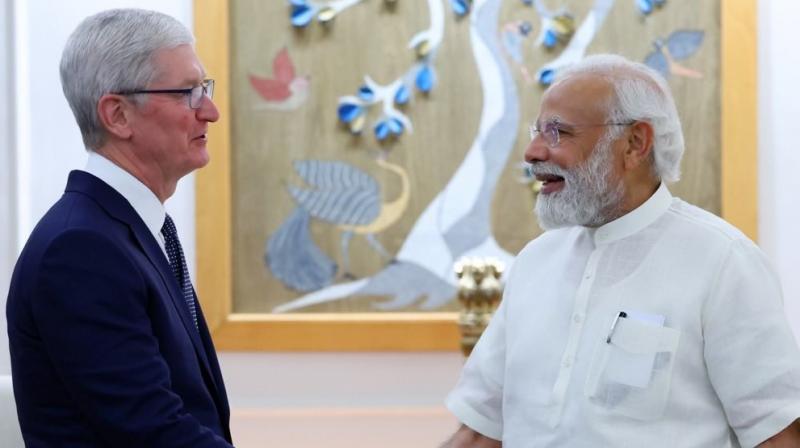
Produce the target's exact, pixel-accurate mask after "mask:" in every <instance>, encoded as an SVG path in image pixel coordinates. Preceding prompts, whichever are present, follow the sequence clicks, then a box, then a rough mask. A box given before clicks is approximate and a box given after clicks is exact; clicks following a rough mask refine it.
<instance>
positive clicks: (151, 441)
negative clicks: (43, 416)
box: [31, 230, 231, 448]
mask: <svg viewBox="0 0 800 448" xmlns="http://www.w3.org/2000/svg"><path fill="white" fill-rule="evenodd" d="M36 282H37V286H36V289H35V292H34V294H33V297H32V300H31V307H32V312H33V315H34V319H35V321H36V324H37V327H38V330H39V333H40V335H41V338H42V341H43V344H44V346H45V348H46V350H47V351H48V355H49V357H50V359H51V360H52V362H53V364H54V368H55V369H56V370H57V372H58V373H59V375H60V377H61V379H62V381H63V382H64V385H65V387H66V388H67V390H68V391H69V393H70V394H71V395H72V396H73V398H74V400H75V403H76V404H77V406H79V407H80V409H81V410H82V412H83V413H84V414H85V415H86V418H87V420H88V422H89V424H90V425H91V426H92V427H93V428H95V430H96V431H97V433H98V434H99V435H100V437H101V438H103V439H104V440H106V441H107V442H108V443H109V445H113V446H117V447H143V446H165V447H166V446H169V447H176V448H177V447H230V446H231V445H230V444H228V443H227V442H226V441H225V440H223V439H222V438H220V437H219V436H217V435H216V434H215V433H214V432H213V431H211V430H210V429H208V428H206V427H204V426H203V425H201V424H200V423H199V422H198V421H197V420H196V419H195V418H194V417H193V416H192V415H190V414H188V413H187V412H186V411H185V410H184V406H183V402H182V400H181V398H180V397H179V396H178V395H176V394H175V393H174V392H173V391H172V390H171V387H170V372H169V368H168V367H167V364H166V363H165V361H164V359H163V358H162V356H161V354H160V352H159V347H158V341H157V339H156V338H155V336H154V334H153V331H152V328H151V323H150V318H149V316H148V313H147V309H148V301H149V300H150V297H151V295H150V293H149V291H148V290H147V288H148V287H147V284H146V283H145V282H144V279H143V278H142V276H141V273H140V268H138V267H137V266H136V265H134V263H133V262H132V261H131V260H129V259H128V258H127V256H126V255H125V253H124V252H123V251H122V250H121V249H120V248H119V247H118V246H117V245H116V244H115V243H114V242H113V241H111V240H110V239H108V238H107V237H105V236H103V235H101V234H98V233H97V232H92V231H87V230H73V231H69V232H65V233H63V234H61V235H59V236H58V237H56V238H55V239H54V240H53V241H52V242H51V243H50V244H49V246H48V248H47V249H46V250H45V252H44V254H43V257H42V261H41V264H40V266H39V270H38V272H37V279H36Z"/></svg>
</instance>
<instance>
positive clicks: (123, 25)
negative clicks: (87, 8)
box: [60, 9, 194, 149]
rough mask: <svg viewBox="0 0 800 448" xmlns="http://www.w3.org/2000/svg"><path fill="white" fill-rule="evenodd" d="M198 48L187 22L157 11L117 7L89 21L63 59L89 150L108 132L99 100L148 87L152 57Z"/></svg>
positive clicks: (65, 84)
mask: <svg viewBox="0 0 800 448" xmlns="http://www.w3.org/2000/svg"><path fill="white" fill-rule="evenodd" d="M184 44H189V45H192V44H194V37H193V36H192V33H191V31H189V30H188V29H187V28H186V27H185V26H184V25H183V24H182V23H180V22H179V21H177V20H176V19H174V18H172V17H170V16H168V15H166V14H162V13H160V12H156V11H147V10H144V9H112V10H109V11H104V12H101V13H98V14H95V15H93V16H90V17H88V18H86V19H84V20H83V21H82V22H81V23H80V25H78V27H77V28H76V29H75V31H73V32H72V34H71V35H70V37H69V39H68V40H67V44H66V46H65V48H64V52H63V53H62V55H61V66H60V74H61V86H62V89H63V90H64V96H65V97H66V98H67V102H68V103H69V106H70V108H71V109H72V113H73V114H74V115H75V120H76V121H77V122H78V126H79V127H80V129H81V136H82V137H83V143H84V145H85V146H86V148H87V149H98V148H100V147H101V146H102V145H103V144H104V142H105V139H106V132H105V129H104V128H103V125H102V123H100V120H99V118H98V116H97V103H98V101H99V100H100V98H101V97H102V96H103V95H105V94H107V93H113V92H123V91H131V90H137V89H144V88H146V86H147V85H148V84H149V83H150V82H151V81H152V80H153V79H155V78H156V77H157V76H158V75H159V73H157V67H155V66H154V65H153V61H152V58H153V55H154V53H155V52H156V51H158V50H162V49H170V48H175V47H178V46H180V45H184Z"/></svg>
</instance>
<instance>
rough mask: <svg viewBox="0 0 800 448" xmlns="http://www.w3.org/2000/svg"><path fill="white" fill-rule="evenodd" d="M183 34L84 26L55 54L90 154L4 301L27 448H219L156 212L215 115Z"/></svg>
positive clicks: (217, 384)
mask: <svg viewBox="0 0 800 448" xmlns="http://www.w3.org/2000/svg"><path fill="white" fill-rule="evenodd" d="M193 43H194V38H193V37H192V34H191V32H190V31H189V30H188V29H186V27H184V26H183V25H182V24H181V23H179V22H178V21H176V20H175V19H173V18H171V17H169V16H166V15H164V14H160V13H157V12H152V11H144V10H135V9H127V10H112V11H106V12H103V13H100V14H97V15H95V16H92V17H89V18H87V19H85V20H84V21H83V22H82V23H81V24H80V25H79V26H78V28H77V29H76V30H75V31H74V32H73V34H72V35H71V36H70V38H69V40H68V42H67V45H66V47H65V49H64V53H63V55H62V60H61V82H62V86H63V89H64V94H65V96H66V98H67V100H68V102H69V104H70V107H71V108H72V110H73V112H74V114H75V117H76V119H77V122H78V125H79V126H80V129H81V134H82V137H83V141H84V143H85V145H86V148H87V149H88V153H89V160H88V163H87V166H86V169H85V170H83V171H73V172H72V173H70V175H69V180H68V182H67V187H66V191H65V193H64V195H63V196H62V197H61V199H60V200H59V201H58V202H57V203H56V204H55V205H53V207H52V208H51V209H50V210H49V211H48V212H47V214H46V215H45V216H44V217H43V218H42V220H41V221H40V222H39V223H38V225H37V226H36V228H35V229H34V230H33V233H32V234H31V236H30V238H29V240H28V242H27V244H26V245H25V248H24V249H23V251H22V254H21V255H20V258H19V260H18V262H17V265H16V268H15V270H14V274H13V277H12V281H11V287H10V292H9V297H8V304H7V310H6V312H7V316H8V334H9V341H10V349H11V367H12V374H13V381H14V394H15V398H16V402H17V410H18V415H19V420H20V426H21V428H22V434H23V437H24V439H25V443H26V445H27V446H31V447H49V446H59V447H60V446H70V447H106V446H114V447H137V448H140V447H230V446H232V442H231V435H230V429H229V416H230V411H229V407H228V399H227V396H226V393H225V385H224V384H223V381H222V376H221V374H220V369H219V364H218V362H217V356H216V353H215V350H214V345H213V343H212V341H211V337H210V336H209V332H208V328H207V326H206V322H205V320H204V318H203V313H202V310H201V309H200V305H199V303H198V302H197V297H196V295H195V293H194V288H193V287H192V285H191V281H190V279H189V276H188V271H187V269H186V263H185V260H184V257H183V252H182V250H181V247H180V243H179V241H178V239H177V234H176V232H175V226H174V224H173V223H172V220H171V218H170V217H169V216H168V215H166V213H165V209H164V206H163V203H164V201H166V200H167V198H169V197H170V196H171V195H172V194H173V193H174V191H175V187H176V184H177V182H178V180H179V179H180V178H182V177H183V176H185V175H187V174H189V173H190V172H192V171H193V170H195V169H197V168H201V167H203V166H204V165H206V164H207V163H208V161H209V155H208V151H207V148H206V143H207V138H206V133H207V131H208V124H209V123H211V122H215V121H217V119H218V118H219V112H218V111H217V108H216V106H215V105H214V103H213V102H212V100H211V95H212V93H213V81H211V80H207V79H205V71H204V69H203V66H202V65H201V63H200V61H199V60H198V58H197V55H196V54H195V52H194V49H193Z"/></svg>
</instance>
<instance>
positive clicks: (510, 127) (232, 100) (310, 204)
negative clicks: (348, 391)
mask: <svg viewBox="0 0 800 448" xmlns="http://www.w3.org/2000/svg"><path fill="white" fill-rule="evenodd" d="M755 14H756V2H755V0H740V1H723V0H715V1H709V2H696V1H692V0H636V1H634V0H571V1H570V0H564V1H560V2H552V1H544V0H472V1H466V0H448V1H445V0H414V1H410V0H401V1H397V0H380V1H378V0H375V1H364V0H329V1H323V0H290V1H289V0H287V1H269V2H264V1H259V0H229V1H222V0H196V1H195V30H196V35H197V48H198V54H199V56H200V59H201V60H202V61H203V63H204V64H205V67H206V71H207V72H208V74H209V77H211V78H214V79H215V80H216V91H215V96H214V101H215V103H216V105H217V107H218V108H219V109H220V112H221V117H222V118H221V119H220V121H219V122H218V123H215V124H213V125H211V127H210V131H209V151H210V152H211V163H210V164H209V166H207V167H206V168H204V169H202V170H200V171H199V172H198V173H197V177H196V202H197V204H196V211H197V212H196V213H197V256H198V269H197V274H198V275H197V285H198V294H199V296H200V300H201V302H202V304H203V309H204V310H205V312H206V317H207V320H208V321H209V326H210V327H211V329H212V333H213V336H214V340H215V343H216V344H217V347H218V348H219V349H222V350H270V351H276V350H279V351H340V350H344V351H348V350H374V351H385V350H457V349H458V347H459V334H458V329H457V325H456V319H457V312H458V303H457V300H456V288H455V284H456V277H455V275H454V274H453V263H454V262H455V261H456V260H458V259H459V258H461V257H465V256H480V257H493V258H495V259H499V260H500V261H501V262H503V263H505V264H506V265H509V264H510V263H512V262H513V254H515V253H516V252H517V251H519V250H520V249H521V248H522V247H523V246H524V244H525V243H527V242H528V241H529V240H530V239H532V238H534V237H535V236H536V235H537V234H538V233H539V232H540V230H539V229H538V227H537V224H536V221H535V217H534V216H533V213H532V209H533V204H534V201H535V193H534V190H535V188H534V185H533V184H532V182H531V179H530V178H529V177H528V176H526V170H525V169H524V166H523V165H522V164H520V162H521V159H522V152H523V150H524V148H525V146H526V144H527V142H528V123H530V122H532V121H533V120H535V118H536V114H537V107H538V103H539V99H540V97H541V94H542V92H543V91H544V88H545V87H546V85H547V84H548V83H549V82H551V81H552V78H553V77H554V76H556V75H557V73H558V71H559V70H561V69H563V68H564V67H565V66H567V65H569V64H570V63H573V62H575V61H577V60H579V59H581V58H582V57H584V56H586V55H588V54H593V53H604V52H613V53H620V54H623V55H625V56H626V57H628V58H629V59H633V60H640V61H642V62H644V63H646V64H648V65H650V66H651V67H653V68H654V69H656V70H659V71H660V72H661V73H662V74H663V75H664V76H665V77H666V78H667V79H668V81H669V83H670V86H671V88H672V89H673V93H674V95H675V97H676V102H677V104H678V109H679V113H680V115H681V118H682V121H683V126H684V133H685V137H686V146H687V151H686V156H685V157H684V163H683V178H682V180H681V181H680V182H678V183H677V184H675V185H673V186H671V187H670V189H671V190H672V191H673V193H674V194H676V195H677V196H680V197H682V198H684V199H686V200H688V201H689V202H692V203H695V204H697V205H699V206H701V207H704V208H706V209H708V210H710V211H712V212H714V213H717V214H719V215H721V216H722V217H724V218H725V219H726V220H728V221H729V222H731V223H733V224H734V225H736V226H737V227H739V228H740V229H742V230H743V231H744V232H745V233H746V234H748V235H749V236H750V237H751V238H754V237H755V235H756V216H757V204H756V198H757V192H756V190H755V189H754V188H752V186H753V185H754V184H755V178H756V172H757V167H756V147H757V136H756V129H757V126H756V123H757V114H756V109H757V108H756V104H757V101H756V61H757V60H756V28H755V26H756V17H755Z"/></svg>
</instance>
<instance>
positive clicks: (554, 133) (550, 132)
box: [529, 117, 636, 149]
mask: <svg viewBox="0 0 800 448" xmlns="http://www.w3.org/2000/svg"><path fill="white" fill-rule="evenodd" d="M634 123H636V120H628V121H624V122H618V123H597V124H567V123H563V122H562V121H561V119H560V118H558V117H555V118H552V119H550V120H548V121H547V122H545V124H544V127H543V128H539V127H538V125H536V124H534V125H531V127H530V129H529V131H530V136H531V141H533V139H534V138H535V137H536V135H537V134H539V135H541V136H542V138H543V139H544V142H545V143H546V144H547V147H548V148H551V149H552V148H555V147H557V146H558V144H559V142H561V133H562V132H566V131H567V129H579V128H593V127H600V126H630V125H632V124H634Z"/></svg>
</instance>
